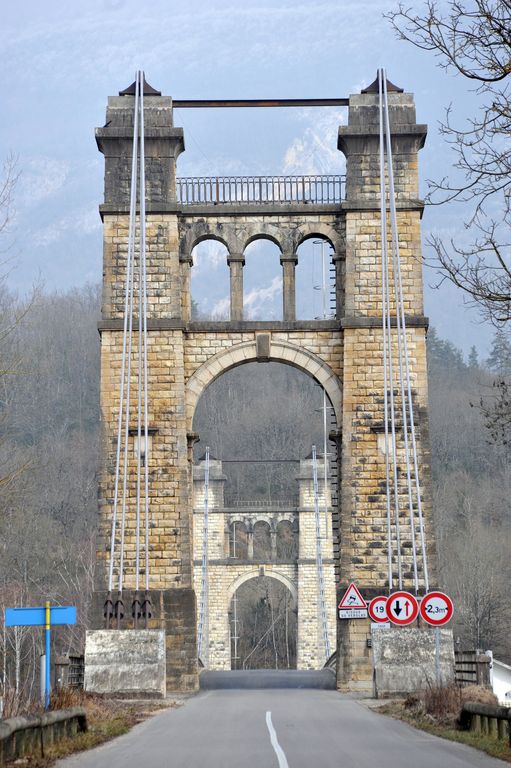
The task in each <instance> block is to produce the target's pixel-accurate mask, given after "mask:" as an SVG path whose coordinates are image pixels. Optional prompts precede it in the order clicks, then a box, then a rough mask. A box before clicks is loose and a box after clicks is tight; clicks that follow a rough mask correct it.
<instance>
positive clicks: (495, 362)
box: [486, 328, 511, 376]
mask: <svg viewBox="0 0 511 768" xmlns="http://www.w3.org/2000/svg"><path fill="white" fill-rule="evenodd" d="M486 365H487V366H488V368H489V369H490V371H493V373H496V374H497V375H498V376H510V375H511V343H510V341H509V336H508V334H507V333H506V331H505V330H504V329H503V328H499V329H498V330H497V332H496V333H495V336H494V337H493V343H492V348H491V352H490V356H489V358H488V360H487V361H486Z"/></svg>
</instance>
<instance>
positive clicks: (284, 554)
mask: <svg viewBox="0 0 511 768" xmlns="http://www.w3.org/2000/svg"><path fill="white" fill-rule="evenodd" d="M297 557H298V537H297V532H296V531H295V526H294V525H293V523H292V522H291V521H290V520H281V521H280V523H279V524H278V525H277V560H282V561H286V562H294V561H295V560H296V558H297Z"/></svg>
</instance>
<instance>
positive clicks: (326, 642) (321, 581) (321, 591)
mask: <svg viewBox="0 0 511 768" xmlns="http://www.w3.org/2000/svg"><path fill="white" fill-rule="evenodd" d="M324 460H325V461H326V456H325V459H324ZM312 478H313V484H314V517H315V522H316V567H317V571H318V602H319V605H318V608H319V619H320V622H321V629H322V633H323V646H324V651H325V660H326V659H329V658H330V639H329V637H328V624H327V619H326V598H325V576H324V573H323V556H322V553H321V525H320V515H319V490H318V458H317V453H316V446H315V445H313V446H312ZM324 493H325V494H326V488H325V489H324Z"/></svg>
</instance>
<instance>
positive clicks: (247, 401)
mask: <svg viewBox="0 0 511 768" xmlns="http://www.w3.org/2000/svg"><path fill="white" fill-rule="evenodd" d="M327 402H328V413H327V425H326V427H327V429H326V433H327V436H328V433H329V431H330V430H331V429H332V428H335V416H334V413H333V410H332V409H331V408H330V401H329V400H328V398H327ZM322 409H323V389H322V388H321V387H319V386H318V384H317V382H316V381H315V380H314V379H313V378H311V377H310V376H308V375H306V374H305V373H304V372H303V371H302V370H300V369H298V368H295V367H293V366H291V365H286V364H283V363H278V362H270V363H266V364H264V365H261V364H260V363H253V362H249V363H245V364H243V365H239V366H237V367H235V368H231V369H230V370H228V371H226V372H225V373H223V374H221V375H220V376H218V377H217V378H216V379H214V380H213V381H212V382H211V383H210V384H209V386H207V387H206V388H205V389H204V391H203V392H202V394H201V396H200V397H199V399H198V402H197V406H196V409H195V414H194V418H193V425H192V430H193V432H195V433H198V435H199V436H200V443H198V444H196V446H195V447H194V457H195V461H197V460H198V458H199V457H200V455H201V454H202V453H204V448H205V446H209V448H210V450H211V453H212V455H214V456H216V457H218V459H220V460H221V461H222V471H223V473H224V474H225V476H226V484H225V506H226V507H229V508H232V507H239V506H240V505H242V506H243V507H244V508H245V509H248V508H249V507H250V503H252V502H253V503H255V509H256V510H257V509H261V507H264V506H270V507H271V505H272V503H274V502H277V503H278V504H279V505H280V506H281V507H282V505H285V506H287V507H288V508H293V506H296V504H297V501H298V485H297V472H298V469H299V463H300V460H301V459H303V458H304V457H306V456H308V455H309V454H310V452H311V446H312V445H313V444H315V445H317V447H318V453H321V452H322V449H321V446H322V445H323V443H324V435H325V430H324V426H325V425H324V419H323V411H322ZM254 556H255V555H254Z"/></svg>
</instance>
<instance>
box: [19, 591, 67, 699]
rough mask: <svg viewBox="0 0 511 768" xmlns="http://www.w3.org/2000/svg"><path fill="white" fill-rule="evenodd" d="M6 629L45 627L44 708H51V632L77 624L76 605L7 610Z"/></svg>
mask: <svg viewBox="0 0 511 768" xmlns="http://www.w3.org/2000/svg"><path fill="white" fill-rule="evenodd" d="M4 622H5V626H6V627H44V642H45V649H46V651H45V674H44V681H45V684H44V706H45V709H49V706H50V648H51V644H50V632H51V628H52V627H56V626H58V625H63V624H76V608H75V606H74V605H53V606H51V605H50V603H49V601H48V602H47V603H46V605H45V606H44V608H6V609H5V614H4Z"/></svg>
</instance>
